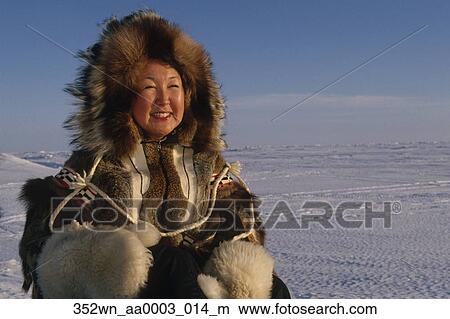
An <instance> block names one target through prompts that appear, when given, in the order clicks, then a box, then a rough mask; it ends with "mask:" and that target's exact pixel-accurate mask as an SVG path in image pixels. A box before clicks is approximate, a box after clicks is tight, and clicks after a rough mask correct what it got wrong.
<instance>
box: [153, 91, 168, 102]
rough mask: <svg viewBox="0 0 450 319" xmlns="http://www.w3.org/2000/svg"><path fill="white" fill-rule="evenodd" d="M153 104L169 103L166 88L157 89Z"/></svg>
mask: <svg viewBox="0 0 450 319" xmlns="http://www.w3.org/2000/svg"><path fill="white" fill-rule="evenodd" d="M155 104H156V105H158V106H165V105H167V104H169V94H168V91H167V89H164V88H162V89H159V90H158V92H157V96H156V100H155Z"/></svg>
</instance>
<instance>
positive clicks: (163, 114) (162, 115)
mask: <svg viewBox="0 0 450 319" xmlns="http://www.w3.org/2000/svg"><path fill="white" fill-rule="evenodd" d="M152 116H154V117H157V118H167V117H169V116H170V113H169V112H155V113H152Z"/></svg>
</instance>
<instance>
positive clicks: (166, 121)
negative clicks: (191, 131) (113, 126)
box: [131, 60, 185, 140]
mask: <svg viewBox="0 0 450 319" xmlns="http://www.w3.org/2000/svg"><path fill="white" fill-rule="evenodd" d="M138 85H139V88H140V90H139V95H137V96H136V100H135V101H134V102H133V104H132V106H131V110H132V113H133V118H134V120H135V121H136V122H137V124H138V125H139V126H140V127H141V128H142V129H143V130H144V134H145V136H146V137H148V138H149V139H152V140H159V139H161V138H163V137H164V136H166V135H167V134H169V133H170V132H172V131H173V130H174V129H175V128H176V127H177V126H178V125H179V124H180V123H181V120H182V119H183V113H184V95H185V94H184V87H183V83H182V81H181V77H180V75H179V74H178V72H177V71H176V70H175V69H174V68H172V67H171V66H170V65H168V64H164V63H161V62H160V61H158V60H149V61H148V63H147V64H146V65H145V68H144V71H143V74H142V79H140V81H139V83H138Z"/></svg>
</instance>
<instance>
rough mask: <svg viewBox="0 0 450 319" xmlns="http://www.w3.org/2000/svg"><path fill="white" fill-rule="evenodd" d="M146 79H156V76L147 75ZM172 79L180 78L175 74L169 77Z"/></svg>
mask: <svg viewBox="0 0 450 319" xmlns="http://www.w3.org/2000/svg"><path fill="white" fill-rule="evenodd" d="M146 79H149V80H152V81H155V78H154V77H151V76H147V77H146ZM172 79H176V80H178V79H179V77H178V76H176V75H173V76H171V77H169V80H172Z"/></svg>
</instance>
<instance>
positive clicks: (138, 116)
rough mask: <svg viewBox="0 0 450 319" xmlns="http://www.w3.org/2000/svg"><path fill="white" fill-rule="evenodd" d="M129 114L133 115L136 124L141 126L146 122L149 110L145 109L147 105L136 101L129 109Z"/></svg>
mask: <svg viewBox="0 0 450 319" xmlns="http://www.w3.org/2000/svg"><path fill="white" fill-rule="evenodd" d="M131 112H132V113H133V117H134V119H135V120H136V122H138V123H139V124H143V123H146V122H147V118H148V113H149V112H150V109H149V108H148V107H147V103H143V101H142V100H141V99H138V100H136V101H135V102H134V104H133V106H132V107H131Z"/></svg>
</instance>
